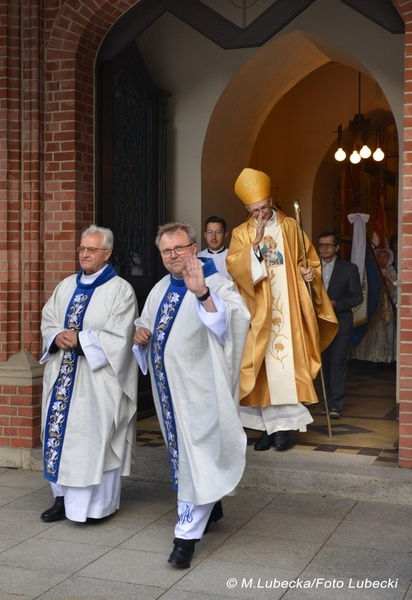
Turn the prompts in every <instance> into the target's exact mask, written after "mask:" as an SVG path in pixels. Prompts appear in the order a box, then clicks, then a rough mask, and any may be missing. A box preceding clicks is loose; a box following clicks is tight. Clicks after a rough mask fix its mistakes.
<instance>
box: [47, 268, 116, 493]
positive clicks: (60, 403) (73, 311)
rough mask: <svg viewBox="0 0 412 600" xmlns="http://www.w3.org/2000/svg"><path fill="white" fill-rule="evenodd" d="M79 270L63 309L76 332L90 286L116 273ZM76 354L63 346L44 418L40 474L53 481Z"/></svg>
mask: <svg viewBox="0 0 412 600" xmlns="http://www.w3.org/2000/svg"><path fill="white" fill-rule="evenodd" d="M81 274H82V271H80V272H79V273H78V274H77V278H76V284H77V286H76V289H75V290H74V293H73V296H72V299H71V300H70V302H69V306H68V307H67V311H66V318H65V322H64V328H65V329H72V330H74V331H77V332H80V331H81V330H82V324H83V319H84V315H85V313H86V310H87V307H88V305H89V302H90V300H91V297H92V294H93V292H94V290H95V289H96V288H97V287H99V286H100V285H103V284H104V283H107V282H108V281H110V279H112V278H113V277H115V276H116V271H115V270H114V269H113V267H112V266H111V265H108V266H107V267H106V268H105V270H104V271H103V272H102V273H101V274H100V275H99V277H97V279H95V281H94V282H93V283H90V284H85V283H82V282H81V281H80V277H81ZM78 358H79V355H78V353H77V351H76V350H66V351H65V352H64V353H63V360H62V363H61V366H60V371H59V375H58V377H57V380H56V382H55V384H54V387H53V393H52V398H51V401H50V404H49V410H48V413H47V419H46V423H47V424H46V428H45V432H46V433H45V442H44V477H45V479H48V480H49V481H52V482H54V483H56V481H57V479H58V476H59V465H60V458H61V453H62V450H63V444H64V434H65V431H66V423H67V417H68V413H69V408H70V400H71V398H72V393H73V387H74V381H75V378H76V369H77V362H78Z"/></svg>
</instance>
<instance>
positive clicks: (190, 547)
mask: <svg viewBox="0 0 412 600" xmlns="http://www.w3.org/2000/svg"><path fill="white" fill-rule="evenodd" d="M198 541H199V540H182V539H180V538H175V539H174V540H173V545H174V548H173V550H172V553H171V554H170V556H169V558H168V561H167V562H168V563H171V564H172V565H173V566H174V567H177V568H178V569H188V568H189V567H190V561H191V560H192V556H193V553H194V551H195V544H196V542H198Z"/></svg>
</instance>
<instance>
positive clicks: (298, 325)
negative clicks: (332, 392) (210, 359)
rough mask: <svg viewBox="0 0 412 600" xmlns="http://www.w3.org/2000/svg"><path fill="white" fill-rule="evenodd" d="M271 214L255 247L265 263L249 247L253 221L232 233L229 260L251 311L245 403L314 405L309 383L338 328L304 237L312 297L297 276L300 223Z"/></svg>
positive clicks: (318, 266)
mask: <svg viewBox="0 0 412 600" xmlns="http://www.w3.org/2000/svg"><path fill="white" fill-rule="evenodd" d="M274 216H275V217H276V218H273V217H272V219H271V220H270V221H268V223H267V225H266V228H265V235H264V237H263V239H262V242H261V244H260V250H261V253H262V255H263V257H264V260H263V261H262V262H260V263H259V261H258V259H257V258H256V256H255V255H254V252H253V246H252V244H253V240H254V239H255V235H256V231H255V222H254V220H253V219H250V220H248V221H247V222H246V223H242V225H240V226H239V227H236V228H235V229H234V230H233V232H232V239H231V243H230V247H229V252H228V255H227V259H226V262H227V268H228V271H229V273H230V275H231V276H232V277H233V280H234V281H235V283H236V286H237V289H238V291H239V293H240V294H241V295H242V297H243V299H244V300H245V303H246V305H247V308H248V309H249V312H250V314H251V324H250V329H249V333H248V337H247V340H246V345H245V350H244V353H243V358H242V365H241V377H240V404H241V405H242V406H269V405H271V404H272V405H275V404H276V405H278V404H296V403H297V402H303V403H304V404H313V403H315V402H317V401H318V398H317V396H316V392H315V389H314V386H313V380H314V379H315V377H316V375H317V374H318V372H319V369H320V367H321V355H320V353H321V352H322V351H323V350H324V349H325V348H326V347H327V346H328V345H329V344H330V342H331V341H332V340H333V338H334V337H335V335H336V332H337V330H338V324H337V319H336V315H335V311H334V310H333V307H332V305H331V303H330V300H329V297H328V295H327V293H326V290H325V288H324V286H323V283H322V275H321V264H320V260H319V257H318V255H317V253H316V250H315V248H314V247H313V245H312V244H311V243H310V242H309V239H308V238H307V237H306V235H305V244H306V253H307V259H308V263H309V265H310V266H312V267H313V269H314V271H315V279H314V280H313V281H312V283H311V286H312V300H311V297H310V294H309V291H308V288H307V285H306V283H305V281H304V279H303V277H302V275H301V273H300V268H301V267H303V266H305V264H304V254H303V249H302V243H301V233H300V230H299V228H298V225H297V223H296V221H295V220H294V219H291V218H289V217H286V216H285V215H283V214H282V213H281V212H279V211H274ZM259 269H260V272H261V278H260V280H259V277H258V276H257V274H258V273H259Z"/></svg>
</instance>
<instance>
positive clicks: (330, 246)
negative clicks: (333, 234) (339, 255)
mask: <svg viewBox="0 0 412 600" xmlns="http://www.w3.org/2000/svg"><path fill="white" fill-rule="evenodd" d="M318 246H319V248H322V249H325V250H327V249H328V248H333V247H334V246H336V244H318Z"/></svg>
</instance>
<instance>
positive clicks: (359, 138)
mask: <svg viewBox="0 0 412 600" xmlns="http://www.w3.org/2000/svg"><path fill="white" fill-rule="evenodd" d="M358 107H359V108H358V112H357V113H356V114H355V116H354V117H353V120H352V121H349V127H348V129H347V130H346V131H342V125H339V127H338V132H337V133H338V140H337V142H338V149H337V150H336V152H335V159H336V160H337V161H338V162H342V161H343V160H345V158H346V152H345V150H344V149H343V145H342V137H343V134H349V135H350V136H351V140H352V143H351V150H352V154H351V155H350V156H349V160H350V161H351V163H352V164H354V165H356V164H358V163H360V161H361V159H362V158H364V159H366V158H370V157H371V156H372V158H373V160H374V161H376V162H381V161H382V160H383V159H384V158H385V153H384V152H383V150H382V148H381V146H382V128H381V127H379V126H378V127H377V130H376V131H371V129H370V119H365V116H364V115H363V114H362V113H361V74H360V73H359V86H358ZM371 138H375V139H376V148H375V150H374V152H373V154H372V148H371V146H370V141H371Z"/></svg>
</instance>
